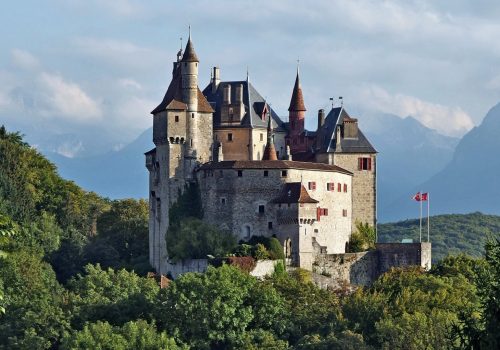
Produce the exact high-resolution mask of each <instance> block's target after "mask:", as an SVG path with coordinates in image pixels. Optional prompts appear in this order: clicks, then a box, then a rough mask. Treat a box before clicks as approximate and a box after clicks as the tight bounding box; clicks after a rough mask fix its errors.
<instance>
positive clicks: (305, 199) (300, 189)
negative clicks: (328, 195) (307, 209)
mask: <svg viewBox="0 0 500 350" xmlns="http://www.w3.org/2000/svg"><path fill="white" fill-rule="evenodd" d="M273 202H274V203H312V204H314V203H319V201H317V200H316V199H314V198H312V197H311V196H310V195H309V193H308V192H307V190H306V188H305V187H304V185H302V183H300V182H288V183H286V184H285V185H284V186H283V188H282V189H281V193H280V195H279V196H278V198H276V199H274V200H273Z"/></svg>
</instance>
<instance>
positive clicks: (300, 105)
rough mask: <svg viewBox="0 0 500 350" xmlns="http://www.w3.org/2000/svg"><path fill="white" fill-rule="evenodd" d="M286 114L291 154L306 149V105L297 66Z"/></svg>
mask: <svg viewBox="0 0 500 350" xmlns="http://www.w3.org/2000/svg"><path fill="white" fill-rule="evenodd" d="M288 116H289V121H290V134H289V138H288V140H289V145H290V149H291V151H292V154H293V153H298V152H305V151H307V142H306V140H305V137H304V120H305V116H306V107H305V105H304V96H303V95H302V88H301V86H300V78H299V68H298V67H297V77H296V78H295V85H294V87H293V92H292V98H291V100H290V107H288Z"/></svg>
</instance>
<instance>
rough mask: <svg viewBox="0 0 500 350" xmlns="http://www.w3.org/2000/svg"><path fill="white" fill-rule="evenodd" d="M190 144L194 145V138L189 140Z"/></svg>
mask: <svg viewBox="0 0 500 350" xmlns="http://www.w3.org/2000/svg"><path fill="white" fill-rule="evenodd" d="M189 144H190V145H191V147H193V139H190V140H189Z"/></svg>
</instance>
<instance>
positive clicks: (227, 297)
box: [160, 265, 284, 349]
mask: <svg viewBox="0 0 500 350" xmlns="http://www.w3.org/2000/svg"><path fill="white" fill-rule="evenodd" d="M260 288H261V286H259V285H258V283H257V280H256V279H255V278H253V277H251V276H249V275H248V274H246V273H244V272H242V271H240V270H239V269H237V268H235V267H231V266H228V265H224V266H222V267H220V268H214V267H209V268H208V270H207V272H206V273H205V274H198V273H187V274H185V275H182V276H181V277H180V278H179V279H177V280H176V281H174V282H173V283H172V284H171V285H170V286H169V288H168V289H167V290H166V293H165V296H164V300H165V301H164V302H163V304H164V307H163V308H162V309H161V311H160V318H161V319H162V322H161V325H162V328H166V329H167V331H168V332H169V334H174V335H176V337H178V338H179V339H180V340H182V341H183V342H186V343H188V344H190V345H192V346H193V347H194V348H196V349H211V348H212V349H215V348H218V349H225V348H232V347H234V348H238V346H239V345H241V343H242V342H244V341H245V338H246V336H245V335H246V333H245V332H246V331H249V330H251V329H258V328H261V327H263V328H269V327H274V322H279V316H280V315H282V314H283V313H284V312H283V304H284V303H283V300H282V299H281V298H280V297H279V295H278V294H277V293H273V292H272V291H271V290H268V291H269V292H264V294H265V298H262V296H263V294H262V293H263V292H262V291H259V289H260ZM242 338H243V339H242Z"/></svg>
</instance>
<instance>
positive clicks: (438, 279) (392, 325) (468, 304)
mask: <svg viewBox="0 0 500 350" xmlns="http://www.w3.org/2000/svg"><path fill="white" fill-rule="evenodd" d="M147 216H148V205H147V203H146V202H144V201H135V200H121V201H110V200H108V199H105V198H101V197H99V196H97V195H96V194H94V193H89V192H86V191H83V190H82V189H81V188H79V187H78V186H77V185H76V184H74V183H72V182H69V181H66V180H64V179H62V178H61V177H59V176H58V174H57V172H56V169H55V167H54V166H53V165H52V164H51V163H50V162H48V161H47V160H46V159H45V158H44V157H42V156H41V155H40V154H39V153H38V152H37V151H36V150H34V149H32V148H30V147H29V146H28V145H27V144H25V143H24V142H23V141H22V138H21V137H20V136H19V135H18V134H15V133H8V132H7V131H6V130H5V129H4V128H0V350H1V349H9V350H11V349H61V350H64V349H82V350H83V349H113V350H115V349H116V350H128V349H130V350H132V349H134V350H154V349H167V350H178V349H179V350H180V349H183V350H187V349H193V350H194V349H196V350H198V349H201V350H212V349H213V350H226V349H227V350H232V349H243V350H259V349H273V350H326V349H346V350H347V349H356V350H368V349H409V350H413V349H414V350H417V349H456V348H463V349H471V348H472V349H497V348H498V346H499V345H500V320H499V318H498V315H500V302H499V300H498V295H499V293H500V286H499V284H498V281H499V280H500V241H492V242H489V243H488V244H487V245H486V251H485V257H484V258H481V259H475V258H472V257H469V256H466V255H459V256H457V257H448V258H446V259H444V260H443V261H442V262H440V263H439V264H438V265H437V266H435V268H434V269H433V270H432V271H430V272H424V271H422V270H421V269H420V268H418V267H410V268H407V269H394V270H391V271H390V272H388V273H386V274H385V275H383V276H381V277H380V278H379V280H378V281H376V282H375V283H374V285H373V286H371V287H370V288H364V289H358V290H357V291H356V292H354V293H351V292H349V288H345V289H341V290H335V291H330V290H322V289H319V288H318V287H316V286H315V285H314V284H313V283H311V275H310V273H309V272H307V271H305V270H301V269H297V270H295V271H294V272H292V273H287V272H286V271H285V270H284V269H283V266H282V265H281V267H280V268H277V269H276V271H275V273H274V275H272V276H270V277H268V278H266V279H264V280H258V279H256V278H254V277H252V276H250V275H249V274H248V273H247V272H245V271H244V270H243V269H239V268H237V267H234V266H229V265H222V266H221V267H218V268H216V267H213V266H211V267H209V268H208V270H207V271H206V273H187V274H184V275H182V276H181V277H180V278H178V279H177V280H175V281H171V282H170V283H169V285H168V287H167V288H165V289H160V287H159V285H158V283H157V282H156V281H155V279H152V278H148V277H145V276H144V273H145V272H146V271H147V270H149V266H148V264H147V242H148V234H147V221H148V220H147ZM278 266H280V265H278Z"/></svg>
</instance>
